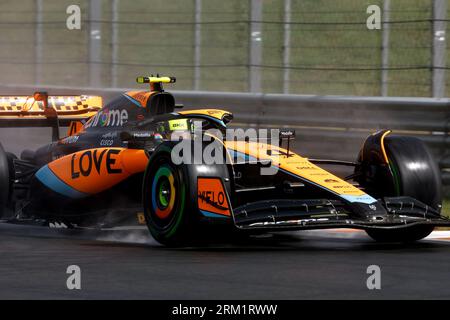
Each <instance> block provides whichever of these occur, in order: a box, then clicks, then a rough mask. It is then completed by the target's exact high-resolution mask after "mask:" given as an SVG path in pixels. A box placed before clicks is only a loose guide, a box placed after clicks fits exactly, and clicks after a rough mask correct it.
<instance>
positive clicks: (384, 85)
mask: <svg viewBox="0 0 450 320" xmlns="http://www.w3.org/2000/svg"><path fill="white" fill-rule="evenodd" d="M390 7H391V0H384V1H383V15H382V17H383V18H382V20H383V24H382V28H383V31H382V33H381V36H382V40H381V95H382V96H383V97H386V96H387V95H388V93H389V91H388V90H389V88H388V69H387V68H388V67H389V27H390V26H389V23H387V22H389V20H390V12H389V11H390Z"/></svg>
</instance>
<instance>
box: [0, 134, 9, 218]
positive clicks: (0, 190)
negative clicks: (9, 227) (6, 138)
mask: <svg viewBox="0 0 450 320" xmlns="http://www.w3.org/2000/svg"><path fill="white" fill-rule="evenodd" d="M9 175H10V169H9V160H8V156H7V153H6V152H5V150H4V149H3V146H2V145H1V143H0V218H2V217H3V216H4V215H5V214H6V210H7V207H8V202H9V201H8V200H9V195H10V180H9Z"/></svg>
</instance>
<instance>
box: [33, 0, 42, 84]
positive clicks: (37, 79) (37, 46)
mask: <svg viewBox="0 0 450 320" xmlns="http://www.w3.org/2000/svg"><path fill="white" fill-rule="evenodd" d="M42 1H43V0H36V29H35V31H34V35H35V36H34V63H35V65H34V84H35V85H38V84H40V83H41V81H42V41H43V40H44V37H43V35H42V21H43V18H42V11H43V3H42Z"/></svg>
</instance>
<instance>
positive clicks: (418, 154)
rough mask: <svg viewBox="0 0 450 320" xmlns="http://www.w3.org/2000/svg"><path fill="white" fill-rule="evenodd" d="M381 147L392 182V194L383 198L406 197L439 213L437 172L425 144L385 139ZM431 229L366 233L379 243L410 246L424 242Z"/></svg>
mask: <svg viewBox="0 0 450 320" xmlns="http://www.w3.org/2000/svg"><path fill="white" fill-rule="evenodd" d="M384 146H385V149H386V154H387V157H388V160H389V168H390V171H391V174H392V181H393V186H392V190H393V194H386V196H409V197H412V198H415V199H417V200H419V201H421V202H423V203H425V204H427V205H429V206H431V207H433V208H434V209H436V210H438V211H439V210H440V208H441V203H442V191H441V176H440V171H439V168H438V166H437V164H436V162H435V160H434V158H433V156H432V155H431V153H430V151H429V150H428V148H427V147H426V145H425V143H424V142H423V141H421V140H420V139H418V138H415V137H404V136H387V137H386V138H385V141H384ZM433 229H434V227H433V226H430V225H416V226H412V227H408V228H403V229H392V230H391V229H386V230H383V229H368V230H366V231H367V233H368V234H369V236H370V237H372V238H373V239H375V240H377V241H380V242H412V241H417V240H420V239H423V238H425V237H426V236H428V235H429V234H430V233H431V232H432V231H433Z"/></svg>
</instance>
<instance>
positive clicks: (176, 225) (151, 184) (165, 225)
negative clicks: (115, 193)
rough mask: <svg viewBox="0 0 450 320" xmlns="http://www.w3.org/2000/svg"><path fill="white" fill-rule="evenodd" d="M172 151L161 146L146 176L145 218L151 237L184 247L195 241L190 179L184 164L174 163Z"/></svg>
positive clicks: (144, 186) (152, 159)
mask: <svg viewBox="0 0 450 320" xmlns="http://www.w3.org/2000/svg"><path fill="white" fill-rule="evenodd" d="M170 152H171V148H170V147H169V146H167V145H161V146H160V147H159V148H158V149H157V150H156V151H155V153H154V154H153V155H152V157H151V159H150V161H149V163H148V165H147V169H146V171H145V174H144V185H143V197H142V199H143V204H144V215H145V219H146V222H147V226H148V229H149V230H150V233H151V234H152V236H153V237H154V238H155V239H156V240H157V241H158V242H160V243H162V244H164V245H167V246H182V245H186V244H188V243H190V242H191V241H192V240H193V239H194V238H195V227H196V222H197V221H196V219H195V215H193V214H192V210H190V207H191V199H190V197H189V196H188V195H189V192H190V189H189V188H190V185H192V184H190V183H189V176H188V172H187V170H186V168H185V167H184V166H183V165H175V164H173V162H172V160H171V156H170Z"/></svg>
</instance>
